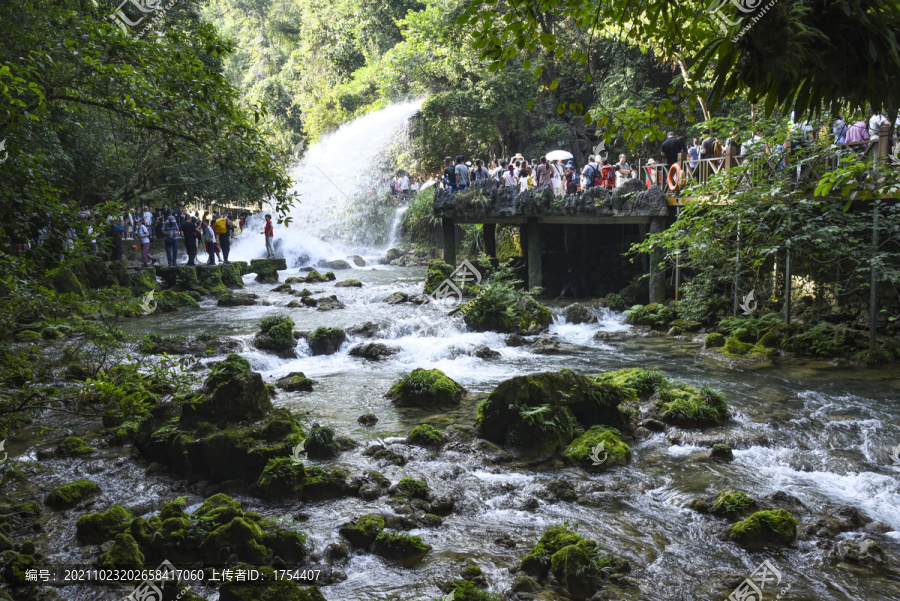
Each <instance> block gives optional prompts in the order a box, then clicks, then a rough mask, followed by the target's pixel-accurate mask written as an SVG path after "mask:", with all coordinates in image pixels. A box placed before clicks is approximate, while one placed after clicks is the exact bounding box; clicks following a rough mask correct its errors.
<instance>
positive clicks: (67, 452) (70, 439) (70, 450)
mask: <svg viewBox="0 0 900 601" xmlns="http://www.w3.org/2000/svg"><path fill="white" fill-rule="evenodd" d="M56 452H57V453H58V454H60V455H63V456H65V457H79V456H82V455H90V454H91V453H93V452H94V449H92V448H91V446H90V445H88V443H86V442H84V439H82V438H78V437H77V436H67V437H66V438H64V439H63V441H62V442H61V443H59V446H58V447H56Z"/></svg>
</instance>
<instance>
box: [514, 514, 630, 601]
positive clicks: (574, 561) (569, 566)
mask: <svg viewBox="0 0 900 601" xmlns="http://www.w3.org/2000/svg"><path fill="white" fill-rule="evenodd" d="M630 569H631V566H630V564H629V563H628V561H626V560H625V559H623V558H621V557H619V556H618V555H616V554H615V553H612V552H610V551H608V550H606V549H604V548H603V547H602V546H601V545H599V544H598V543H596V542H595V541H592V540H585V539H584V537H582V536H581V535H580V534H578V533H576V532H573V531H572V530H570V529H569V528H568V524H556V525H554V526H552V527H550V528H548V529H547V530H546V531H545V532H544V533H543V535H541V538H540V540H539V541H538V543H537V545H535V547H534V549H532V550H531V552H530V553H529V554H528V555H527V556H526V557H525V559H524V560H522V570H523V571H524V572H525V573H526V574H529V575H531V576H534V577H535V578H537V579H538V580H544V579H546V578H547V577H548V576H549V574H550V572H551V571H552V572H553V576H554V577H555V579H556V581H557V582H559V583H560V584H561V585H562V586H564V587H565V588H566V589H567V591H568V592H569V594H570V596H573V597H575V598H578V599H587V598H588V597H591V596H592V595H593V594H594V592H595V591H596V590H597V589H599V588H601V587H602V586H603V582H604V580H606V579H608V578H610V577H612V576H615V575H617V574H623V573H626V572H628V571H630Z"/></svg>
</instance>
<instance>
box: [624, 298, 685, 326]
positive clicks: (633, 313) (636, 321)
mask: <svg viewBox="0 0 900 601" xmlns="http://www.w3.org/2000/svg"><path fill="white" fill-rule="evenodd" d="M676 319H678V313H676V312H675V310H674V309H670V308H669V307H667V306H665V305H661V304H659V303H650V304H649V305H634V306H633V307H631V309H629V310H628V316H627V317H626V318H625V321H626V322H627V323H630V324H632V325H640V326H650V327H652V328H664V327H666V326H668V325H669V324H671V323H672V322H673V321H675V320H676Z"/></svg>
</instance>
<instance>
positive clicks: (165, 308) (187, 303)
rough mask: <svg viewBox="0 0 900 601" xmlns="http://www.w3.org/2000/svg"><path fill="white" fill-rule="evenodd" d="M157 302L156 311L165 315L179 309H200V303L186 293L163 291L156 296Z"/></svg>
mask: <svg viewBox="0 0 900 601" xmlns="http://www.w3.org/2000/svg"><path fill="white" fill-rule="evenodd" d="M153 298H154V300H156V310H157V311H161V312H163V313H171V312H172V311H178V310H179V309H199V308H200V303H198V302H197V300H196V299H195V298H194V297H193V296H191V295H190V294H188V293H186V292H173V291H171V290H163V291H162V292H157V293H155V294H154V297H153Z"/></svg>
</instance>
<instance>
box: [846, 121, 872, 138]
mask: <svg viewBox="0 0 900 601" xmlns="http://www.w3.org/2000/svg"><path fill="white" fill-rule="evenodd" d="M868 140H869V127H868V126H867V125H866V121H865V119H863V118H859V119H857V120H856V123H854V124H853V125H851V126H850V127H849V128H848V129H847V144H857V143H859V142H866V141H868Z"/></svg>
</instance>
